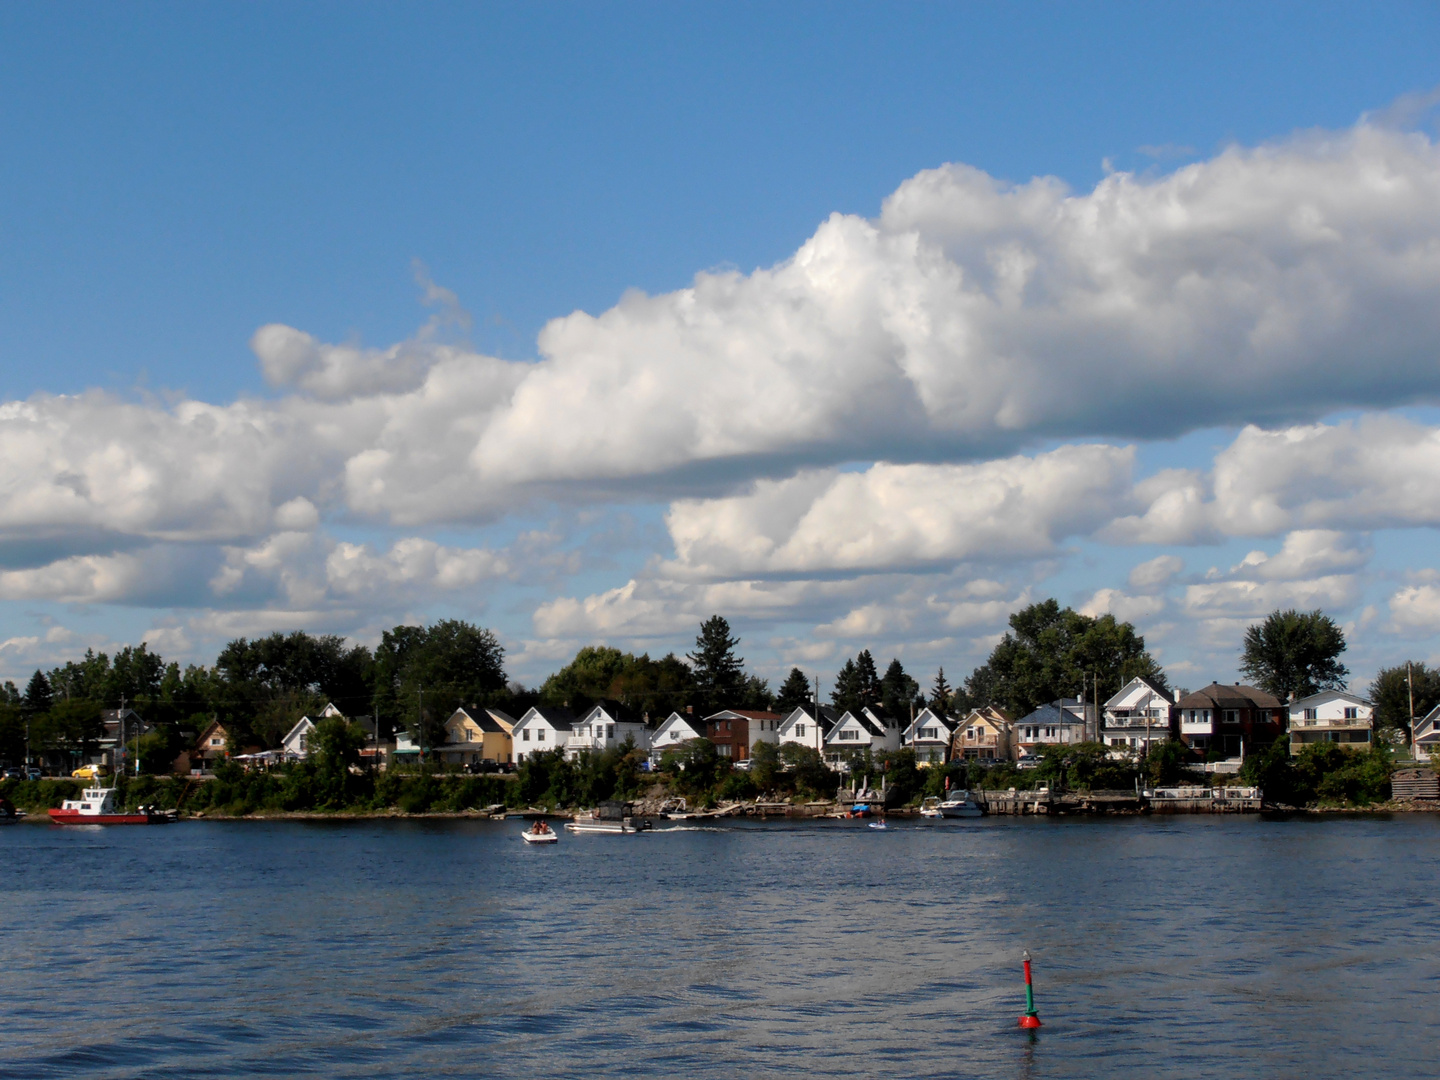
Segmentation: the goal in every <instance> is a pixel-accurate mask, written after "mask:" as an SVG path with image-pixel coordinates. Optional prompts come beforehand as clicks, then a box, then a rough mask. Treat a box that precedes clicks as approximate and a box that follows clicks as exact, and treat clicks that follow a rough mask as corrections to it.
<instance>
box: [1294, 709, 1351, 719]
mask: <svg viewBox="0 0 1440 1080" xmlns="http://www.w3.org/2000/svg"><path fill="white" fill-rule="evenodd" d="M1345 711H1346V712H1349V711H1350V710H1349V709H1346V710H1345ZM1305 719H1306V720H1314V719H1315V710H1314V709H1306V710H1305Z"/></svg>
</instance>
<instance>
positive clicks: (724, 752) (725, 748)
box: [715, 743, 730, 757]
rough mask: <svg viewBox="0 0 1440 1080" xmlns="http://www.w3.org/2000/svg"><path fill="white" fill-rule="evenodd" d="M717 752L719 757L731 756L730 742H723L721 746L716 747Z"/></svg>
mask: <svg viewBox="0 0 1440 1080" xmlns="http://www.w3.org/2000/svg"><path fill="white" fill-rule="evenodd" d="M715 753H716V755H717V756H719V757H729V756H730V744H729V743H721V744H720V745H719V746H717V747H715Z"/></svg>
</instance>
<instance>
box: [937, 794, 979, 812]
mask: <svg viewBox="0 0 1440 1080" xmlns="http://www.w3.org/2000/svg"><path fill="white" fill-rule="evenodd" d="M983 812H984V811H982V810H981V809H980V804H979V803H977V802H976V801H975V800H974V799H972V798H971V797H970V792H968V791H952V792H950V794H949V795H946V796H945V801H944V802H942V803H941V804H940V816H941V817H946V818H967V817H979V816H980V815H981V814H982V813H983Z"/></svg>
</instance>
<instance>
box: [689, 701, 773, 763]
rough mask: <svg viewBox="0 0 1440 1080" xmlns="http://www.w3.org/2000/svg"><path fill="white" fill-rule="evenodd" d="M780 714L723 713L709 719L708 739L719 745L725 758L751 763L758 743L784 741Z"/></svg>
mask: <svg viewBox="0 0 1440 1080" xmlns="http://www.w3.org/2000/svg"><path fill="white" fill-rule="evenodd" d="M784 719H785V718H784V717H783V716H781V715H780V714H779V713H775V712H767V711H764V710H761V709H721V710H720V711H719V712H717V713H711V714H710V715H709V716H707V717H705V737H706V738H707V739H709V740H710V741H711V742H713V743H714V744H715V749H716V751H717V752H718V753H719V754H720V756H721V757H728V758H729V759H730V760H731V761H747V760H749V758H750V752H751V750H752V749H754V747H755V744H756V743H762V742H768V743H775V742H778V741H779V738H780V723H781V721H782V720H784Z"/></svg>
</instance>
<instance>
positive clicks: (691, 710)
mask: <svg viewBox="0 0 1440 1080" xmlns="http://www.w3.org/2000/svg"><path fill="white" fill-rule="evenodd" d="M685 715H686V716H694V715H695V706H694V705H686V706H685Z"/></svg>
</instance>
